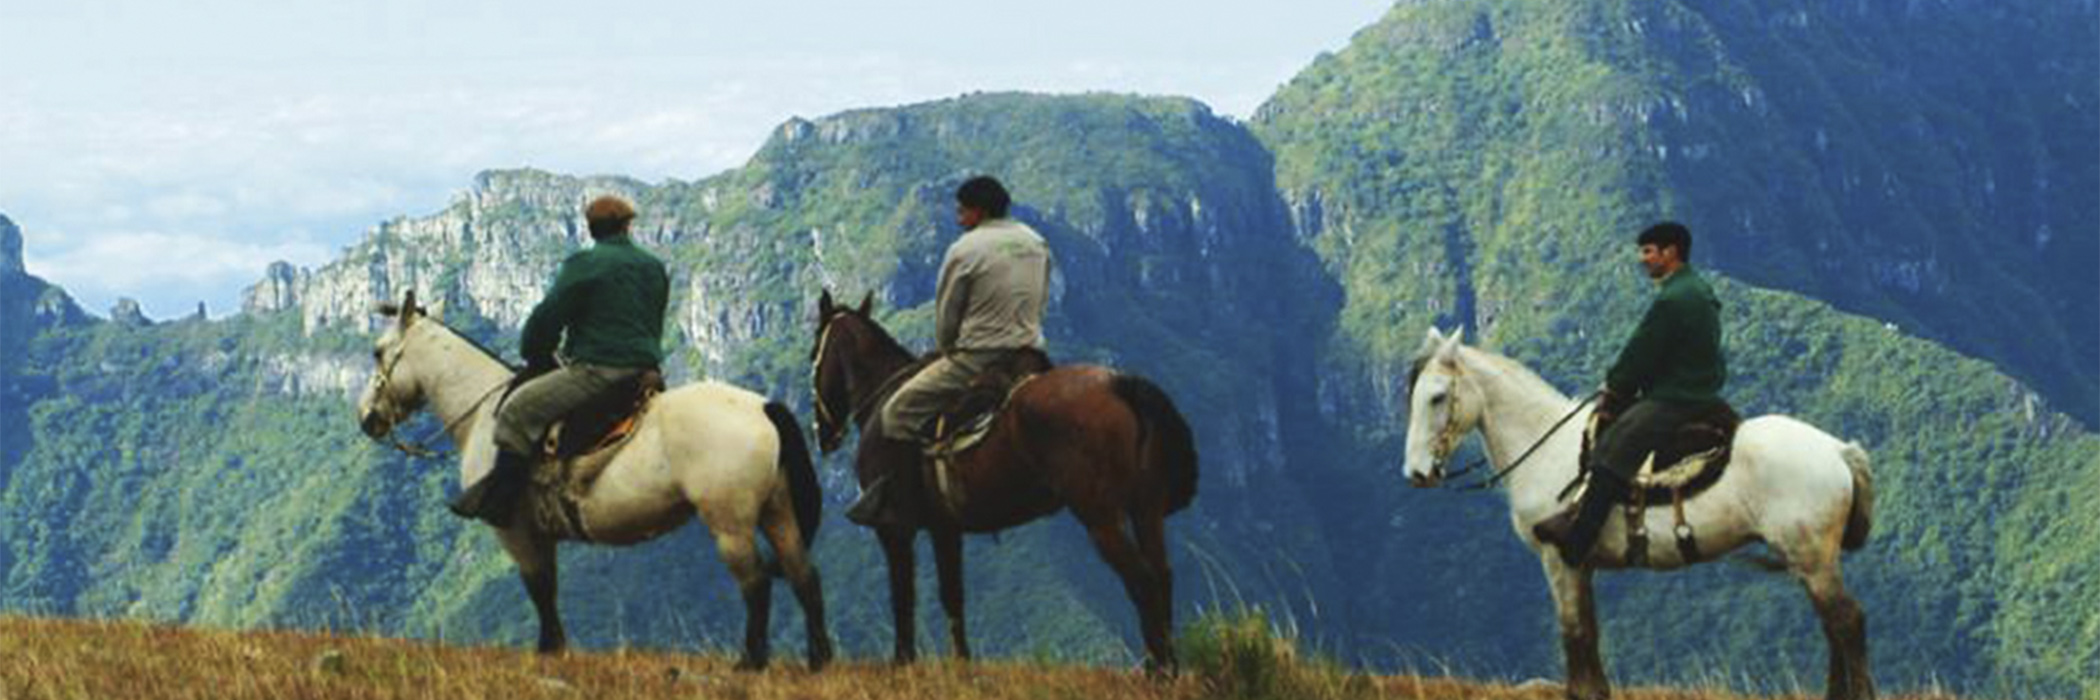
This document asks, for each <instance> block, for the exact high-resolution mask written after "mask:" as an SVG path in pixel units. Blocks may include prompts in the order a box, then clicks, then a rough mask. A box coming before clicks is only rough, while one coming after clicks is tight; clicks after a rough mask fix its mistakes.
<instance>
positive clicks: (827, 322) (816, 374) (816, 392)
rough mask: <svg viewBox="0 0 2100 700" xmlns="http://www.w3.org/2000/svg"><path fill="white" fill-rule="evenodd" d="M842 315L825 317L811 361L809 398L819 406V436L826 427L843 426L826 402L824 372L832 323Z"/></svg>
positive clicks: (836, 313)
mask: <svg viewBox="0 0 2100 700" xmlns="http://www.w3.org/2000/svg"><path fill="white" fill-rule="evenodd" d="M842 313H845V312H843V311H837V312H833V313H832V314H831V315H830V316H826V317H824V326H823V328H822V329H821V330H819V331H817V351H816V353H815V354H814V355H811V356H810V359H809V396H810V398H811V399H812V401H811V402H812V403H815V404H816V405H817V435H819V436H822V435H823V434H824V427H825V426H827V425H841V424H840V423H839V421H838V418H836V417H834V416H832V415H831V406H830V405H829V404H830V402H829V401H826V400H824V373H823V370H824V352H825V351H826V350H829V349H831V322H832V320H833V319H836V318H838V317H839V314H842ZM840 430H844V427H843V426H841V428H840Z"/></svg>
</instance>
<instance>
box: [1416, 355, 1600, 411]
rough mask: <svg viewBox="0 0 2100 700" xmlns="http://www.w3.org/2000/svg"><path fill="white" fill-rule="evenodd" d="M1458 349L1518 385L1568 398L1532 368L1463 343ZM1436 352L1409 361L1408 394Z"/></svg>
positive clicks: (1417, 356)
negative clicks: (1526, 385)
mask: <svg viewBox="0 0 2100 700" xmlns="http://www.w3.org/2000/svg"><path fill="white" fill-rule="evenodd" d="M1458 349H1459V352H1462V353H1469V356H1470V358H1471V359H1473V360H1475V361H1476V362H1478V363H1479V364H1482V365H1485V366H1487V367H1488V368H1489V369H1491V370H1493V371H1495V372H1496V373H1498V374H1501V375H1503V376H1506V377H1509V378H1510V379H1511V380H1513V381H1516V382H1517V383H1520V384H1529V385H1531V386H1532V388H1534V389H1538V390H1542V391H1545V392H1548V393H1549V395H1552V396H1560V397H1563V398H1565V397H1566V396H1567V394H1563V393H1561V391H1560V388H1559V387H1555V386H1553V383H1552V382H1548V381H1546V378H1545V377H1541V376H1539V373H1537V372H1533V371H1531V368H1530V367H1525V366H1524V363H1521V362H1518V361H1516V360H1513V359H1510V358H1508V357H1505V356H1503V355H1500V354H1497V353H1494V352H1492V351H1489V350H1485V349H1481V348H1476V347H1473V346H1470V345H1465V344H1463V343H1461V344H1460V345H1459V348H1458ZM1436 351H1437V349H1436V347H1435V346H1431V347H1428V348H1424V349H1423V350H1422V351H1421V352H1419V353H1416V354H1415V357H1414V359H1413V360H1410V361H1409V365H1408V368H1407V393H1408V394H1409V395H1413V394H1414V391H1415V382H1416V381H1418V380H1420V379H1421V378H1422V370H1425V369H1428V368H1429V361H1430V360H1432V359H1435V358H1436Z"/></svg>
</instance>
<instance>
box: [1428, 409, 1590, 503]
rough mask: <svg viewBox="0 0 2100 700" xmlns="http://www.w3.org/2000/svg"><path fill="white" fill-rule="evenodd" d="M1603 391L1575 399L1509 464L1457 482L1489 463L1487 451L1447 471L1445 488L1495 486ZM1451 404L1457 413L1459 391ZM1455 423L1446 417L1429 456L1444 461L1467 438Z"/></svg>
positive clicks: (1479, 489) (1481, 488) (1471, 488)
mask: <svg viewBox="0 0 2100 700" xmlns="http://www.w3.org/2000/svg"><path fill="white" fill-rule="evenodd" d="M1603 393H1604V392H1601V391H1599V392H1594V393H1591V394H1590V395H1589V396H1585V397H1583V398H1582V400H1581V401H1577V402H1575V407H1574V408H1572V409H1569V410H1568V415H1565V416H1561V417H1560V420H1558V421H1554V423H1553V427H1551V428H1547V429H1546V433H1545V434H1544V435H1540V436H1539V439H1538V440H1537V441H1535V442H1533V443H1531V447H1528V448H1525V450H1524V453H1523V454H1521V455H1517V458H1516V460H1515V461H1512V462H1510V463H1509V466H1506V467H1503V468H1501V469H1498V470H1496V471H1495V473H1494V474H1491V475H1488V476H1487V477H1486V478H1483V479H1479V480H1476V481H1473V482H1471V483H1465V484H1460V483H1456V481H1457V479H1458V478H1459V477H1461V476H1465V475H1467V474H1470V473H1473V472H1475V471H1479V470H1480V468H1482V467H1485V466H1487V463H1488V458H1487V456H1486V455H1482V456H1480V457H1478V458H1476V459H1474V460H1473V462H1472V463H1470V464H1467V465H1466V466H1465V468H1463V469H1457V470H1453V471H1452V472H1451V473H1450V474H1447V475H1444V477H1443V478H1444V479H1446V480H1447V481H1444V482H1443V486H1444V488H1447V489H1451V490H1453V491H1484V490H1487V489H1490V488H1494V486H1495V485H1496V484H1500V483H1502V480H1503V479H1507V478H1509V475H1510V474H1511V473H1513V472H1515V471H1517V468H1518V467H1521V466H1524V462H1525V460H1528V459H1531V455H1532V454H1533V453H1535V452H1538V451H1539V448H1540V447H1543V446H1545V444H1546V440H1547V439H1548V438H1551V437H1553V434H1554V433H1557V432H1560V429H1561V427H1562V426H1565V425H1567V424H1568V421H1570V420H1574V419H1575V416H1576V415H1577V414H1580V413H1582V409H1583V408H1584V407H1587V406H1589V405H1590V402H1592V401H1596V400H1597V397H1599V396H1602V395H1603ZM1451 405H1452V408H1451V409H1450V410H1449V412H1450V413H1453V414H1455V413H1457V411H1456V408H1457V406H1458V394H1456V393H1453V394H1451ZM1455 425H1457V421H1450V420H1447V421H1444V425H1443V426H1442V427H1440V428H1438V429H1437V434H1436V440H1435V441H1433V442H1431V443H1430V445H1429V456H1430V458H1431V459H1434V460H1435V463H1436V464H1443V463H1444V460H1445V459H1448V458H1450V457H1451V453H1452V452H1453V451H1455V450H1457V449H1458V441H1459V440H1462V439H1465V433H1461V432H1459V431H1458V430H1457V429H1455V428H1454V427H1453V426H1455ZM1468 432H1470V431H1468Z"/></svg>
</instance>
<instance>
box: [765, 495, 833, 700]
mask: <svg viewBox="0 0 2100 700" xmlns="http://www.w3.org/2000/svg"><path fill="white" fill-rule="evenodd" d="M776 500H777V501H778V503H777V504H776V506H775V507H774V508H772V509H771V510H770V511H769V514H768V516H767V519H766V539H767V540H768V541H770V542H772V543H773V552H774V553H775V554H777V555H779V557H780V569H781V573H782V574H784V575H786V576H787V580H788V584H789V585H791V586H793V587H794V589H795V600H796V602H797V603H799V604H801V606H802V622H803V628H804V629H803V633H804V634H805V635H806V636H807V637H808V639H809V669H810V670H812V671H817V670H822V669H823V668H824V666H825V664H828V663H831V632H830V629H829V628H827V627H825V625H824V584H823V581H822V579H821V578H819V577H818V576H817V566H816V564H815V563H814V562H811V561H810V559H809V550H808V549H805V548H803V546H802V533H801V531H800V529H799V527H798V526H797V525H796V523H795V511H794V509H793V508H792V507H791V506H789V505H788V504H787V502H786V500H785V499H776Z"/></svg>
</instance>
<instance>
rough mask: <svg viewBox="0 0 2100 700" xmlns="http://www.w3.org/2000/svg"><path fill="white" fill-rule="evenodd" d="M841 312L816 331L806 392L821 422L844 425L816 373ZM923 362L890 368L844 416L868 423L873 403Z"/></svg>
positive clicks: (883, 396)
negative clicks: (825, 395) (878, 382)
mask: <svg viewBox="0 0 2100 700" xmlns="http://www.w3.org/2000/svg"><path fill="white" fill-rule="evenodd" d="M844 313H845V312H843V311H840V312H837V313H834V314H832V315H831V318H828V319H825V321H824V330H823V332H822V333H819V334H818V335H817V352H816V356H815V357H814V358H813V359H811V360H810V367H809V383H810V387H809V393H810V396H811V397H812V398H814V399H815V401H813V402H812V403H815V404H816V405H817V417H818V418H819V419H820V420H822V422H824V423H828V424H831V425H837V426H844V425H845V423H842V422H840V421H839V420H838V418H837V417H836V416H833V415H831V408H830V406H828V405H827V402H826V401H825V400H824V386H823V384H822V383H821V382H819V381H818V379H819V374H818V372H817V370H818V369H819V368H821V367H823V364H824V353H825V351H826V350H829V349H830V347H831V329H832V328H833V327H834V325H833V323H832V321H833V320H834V319H837V318H838V317H839V316H840V315H842V314H844ZM925 366H926V363H925V362H908V363H905V365H904V366H903V367H901V368H898V369H897V371H895V372H891V373H890V376H889V378H887V379H884V380H883V381H882V383H881V384H877V385H876V386H875V390H874V391H871V392H868V394H867V395H866V396H863V397H861V399H860V400H859V401H856V402H854V404H853V406H852V407H851V408H850V409H849V410H848V411H847V412H846V417H847V418H849V419H852V421H853V425H854V426H855V427H862V426H865V425H867V422H868V418H869V417H870V416H871V415H872V414H873V413H874V411H875V407H876V406H877V405H880V404H881V403H882V399H884V398H886V397H888V396H889V394H890V393H892V392H894V391H895V390H896V388H897V387H898V386H900V385H902V384H903V383H904V382H905V381H906V380H909V379H910V378H911V377H912V376H914V375H916V374H917V370H919V369H921V368H924V367H925ZM820 429H821V427H820Z"/></svg>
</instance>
